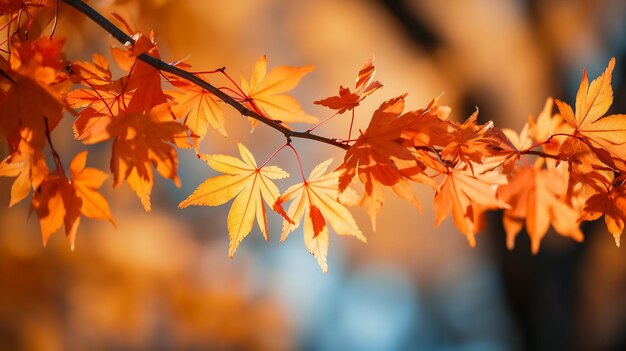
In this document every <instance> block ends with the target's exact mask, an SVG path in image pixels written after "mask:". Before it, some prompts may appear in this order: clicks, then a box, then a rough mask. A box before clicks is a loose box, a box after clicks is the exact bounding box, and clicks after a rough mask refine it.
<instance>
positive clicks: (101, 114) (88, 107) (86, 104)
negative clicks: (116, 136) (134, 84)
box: [67, 54, 132, 144]
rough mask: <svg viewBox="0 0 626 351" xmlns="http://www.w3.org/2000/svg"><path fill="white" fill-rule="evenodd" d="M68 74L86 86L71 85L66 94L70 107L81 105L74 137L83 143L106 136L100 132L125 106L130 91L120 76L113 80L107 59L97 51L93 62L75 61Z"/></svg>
mask: <svg viewBox="0 0 626 351" xmlns="http://www.w3.org/2000/svg"><path fill="white" fill-rule="evenodd" d="M70 77H71V78H72V79H73V80H75V81H76V82H79V83H81V84H83V85H86V86H88V87H89V88H79V89H74V90H72V91H71V92H69V93H68V94H67V102H68V103H69V104H70V106H71V107H73V108H82V110H81V111H80V112H79V113H78V118H77V119H76V120H75V121H74V137H75V138H76V139H78V140H82V141H83V142H84V143H85V144H94V143H98V142H101V141H104V140H106V139H99V138H98V137H103V136H106V133H103V131H105V130H106V129H107V128H108V127H109V124H111V122H112V118H113V117H114V116H117V115H120V114H122V112H124V111H126V109H127V106H126V104H127V101H130V99H131V96H132V94H131V93H130V92H127V91H125V89H126V87H125V81H124V80H123V79H118V80H113V76H112V73H111V70H110V68H109V62H108V61H107V59H106V58H105V57H104V56H102V55H99V54H94V55H93V63H90V62H74V63H73V64H72V68H71V72H70Z"/></svg>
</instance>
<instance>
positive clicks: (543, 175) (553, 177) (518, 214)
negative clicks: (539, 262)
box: [498, 159, 583, 254]
mask: <svg viewBox="0 0 626 351" xmlns="http://www.w3.org/2000/svg"><path fill="white" fill-rule="evenodd" d="M543 164H544V161H543V159H538V160H537V161H536V162H535V165H534V166H530V167H524V168H520V169H518V170H517V171H516V172H515V173H513V174H511V175H510V176H509V182H508V184H506V185H502V186H500V187H499V188H498V196H499V197H500V198H501V199H502V200H504V201H505V202H506V203H508V204H509V205H510V208H509V209H506V210H505V211H504V217H503V223H504V229H505V231H506V235H507V246H508V247H509V249H513V247H514V245H515V237H516V236H517V234H518V233H519V231H520V230H521V229H522V228H523V227H524V224H525V225H526V231H527V232H528V236H529V237H530V242H531V251H532V252H533V253H534V254H536V253H538V252H539V247H540V244H541V240H542V239H543V237H544V236H545V235H546V233H547V231H548V229H549V227H550V224H552V226H553V227H554V229H555V230H556V231H557V232H558V233H559V234H561V235H563V236H566V237H571V238H572V239H574V240H576V241H582V239H583V234H582V232H581V231H580V228H579V226H578V223H577V220H578V217H579V212H578V210H577V209H575V208H574V207H572V205H571V204H569V203H568V202H567V196H566V194H567V188H568V175H567V171H566V170H565V169H563V167H558V168H557V167H554V166H550V167H548V168H542V165H543Z"/></svg>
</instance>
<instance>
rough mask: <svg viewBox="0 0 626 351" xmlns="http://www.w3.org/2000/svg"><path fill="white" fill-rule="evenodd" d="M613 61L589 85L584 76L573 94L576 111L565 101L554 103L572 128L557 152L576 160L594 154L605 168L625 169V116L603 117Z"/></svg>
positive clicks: (609, 96)
mask: <svg viewBox="0 0 626 351" xmlns="http://www.w3.org/2000/svg"><path fill="white" fill-rule="evenodd" d="M614 67H615V58H612V59H611V60H610V61H609V65H608V67H607V68H606V70H605V71H604V73H602V75H601V76H600V77H598V78H597V79H595V80H594V81H592V82H591V84H589V79H588V77H587V72H586V71H585V72H584V73H583V78H582V81H581V82H580V87H579V89H578V93H577V94H576V112H575V113H574V111H573V110H572V107H571V106H570V105H568V104H567V103H565V102H562V101H560V100H556V105H557V107H558V108H559V111H560V112H561V115H562V116H563V118H564V119H565V121H566V122H567V124H569V125H570V126H571V127H572V128H573V129H574V131H573V133H572V136H571V137H568V138H567V139H566V140H565V142H564V143H563V144H562V145H561V147H560V150H559V153H560V154H561V155H562V156H563V157H564V158H568V159H572V158H575V157H578V156H579V155H583V154H585V153H586V152H587V151H591V152H593V153H594V154H595V155H596V156H597V157H598V158H600V159H601V160H602V162H604V163H605V164H607V165H608V166H614V165H615V162H616V161H617V164H618V165H621V166H622V168H623V166H624V164H623V160H624V159H626V115H621V114H618V115H611V116H606V117H603V116H604V114H605V113H606V112H607V111H608V109H609V107H610V106H611V104H612V103H613V89H612V87H611V76H612V74H613V68H614Z"/></svg>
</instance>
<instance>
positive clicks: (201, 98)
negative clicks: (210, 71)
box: [167, 75, 228, 146]
mask: <svg viewBox="0 0 626 351" xmlns="http://www.w3.org/2000/svg"><path fill="white" fill-rule="evenodd" d="M199 77H200V78H202V79H206V78H205V77H204V76H202V75H199ZM169 82H170V83H171V84H172V85H173V86H174V87H175V88H177V89H178V91H173V90H170V91H168V92H167V94H168V95H169V96H170V97H171V98H172V99H173V102H174V105H173V107H172V110H173V111H174V114H175V115H176V116H177V117H181V116H185V121H184V123H185V125H186V126H187V127H188V128H189V130H190V131H191V133H192V136H194V137H195V142H196V146H197V145H198V143H199V142H200V141H201V140H202V139H203V138H204V135H205V134H206V132H207V129H208V128H209V126H211V127H213V128H214V129H215V130H217V131H218V132H220V134H222V135H223V136H227V135H228V134H227V133H226V127H225V122H226V118H225V117H224V108H223V107H222V104H221V103H222V101H221V100H220V99H218V98H217V96H215V95H213V94H211V93H210V92H208V91H206V90H204V89H203V88H202V87H199V86H198V85H196V84H193V83H190V82H188V81H186V80H183V79H181V78H178V77H172V78H171V79H169Z"/></svg>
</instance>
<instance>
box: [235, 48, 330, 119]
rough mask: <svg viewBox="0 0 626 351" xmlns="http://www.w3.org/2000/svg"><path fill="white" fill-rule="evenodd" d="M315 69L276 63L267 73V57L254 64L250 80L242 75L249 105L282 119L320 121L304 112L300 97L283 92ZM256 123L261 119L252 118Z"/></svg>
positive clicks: (266, 114) (251, 107) (242, 83)
mask: <svg viewBox="0 0 626 351" xmlns="http://www.w3.org/2000/svg"><path fill="white" fill-rule="evenodd" d="M311 71H313V66H311V65H309V66H303V67H291V66H280V67H275V68H273V69H272V70H271V71H269V73H267V57H266V56H265V55H264V56H261V58H259V60H258V61H257V63H256V64H255V65H254V69H253V71H252V77H251V78H250V81H248V80H246V79H245V78H243V77H242V78H241V89H242V90H243V92H244V93H245V94H246V96H247V97H248V98H249V99H250V101H249V102H246V106H247V107H248V108H250V109H251V110H253V111H257V112H260V113H261V114H262V115H264V116H266V117H268V118H271V119H273V120H278V121H281V122H304V123H317V122H318V119H317V118H316V117H314V116H311V115H309V114H307V113H306V112H304V110H303V109H302V106H300V103H299V102H298V100H296V99H295V98H293V97H292V96H289V95H285V94H283V93H284V92H286V91H289V90H291V89H293V88H295V87H296V85H298V83H299V82H300V79H302V77H304V75H306V74H307V73H309V72H311ZM251 123H252V126H253V127H255V126H256V124H257V123H258V121H256V120H251Z"/></svg>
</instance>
